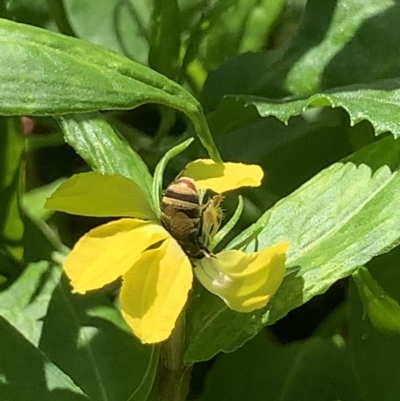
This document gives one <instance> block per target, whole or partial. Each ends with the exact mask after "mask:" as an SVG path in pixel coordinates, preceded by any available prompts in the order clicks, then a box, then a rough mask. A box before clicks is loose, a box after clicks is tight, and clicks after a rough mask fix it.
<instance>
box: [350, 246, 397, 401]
mask: <svg viewBox="0 0 400 401" xmlns="http://www.w3.org/2000/svg"><path fill="white" fill-rule="evenodd" d="M399 262H400V248H399V247H396V248H395V249H394V250H392V251H391V252H389V253H388V254H386V255H382V256H379V257H378V258H376V259H374V260H373V261H372V262H370V263H369V264H368V270H369V271H370V272H371V274H372V275H373V277H374V278H375V279H376V280H377V281H378V282H379V283H380V284H382V286H383V287H384V288H385V290H386V291H387V294H388V295H389V296H390V297H392V298H393V299H394V300H396V301H397V302H399V301H400V291H399V280H400V274H399V273H400V271H399V268H398V267H399ZM357 292H358V291H357V288H356V285H355V284H354V283H351V285H350V291H349V313H348V316H349V318H348V320H349V325H348V330H349V340H350V343H349V349H350V350H351V352H352V356H353V366H354V369H355V373H356V375H357V377H358V381H359V384H360V389H361V392H362V396H363V400H365V401H375V400H397V398H398V387H397V384H396V383H398V382H399V380H400V372H399V370H398V369H397V367H398V362H399V358H400V336H399V335H398V334H388V333H383V332H382V331H379V330H377V329H376V327H375V326H374V325H373V323H371V320H370V319H368V318H367V316H366V313H365V306H364V305H363V303H362V302H361V300H360V297H359V296H358V294H357Z"/></svg>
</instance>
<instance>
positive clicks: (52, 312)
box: [40, 280, 158, 401]
mask: <svg viewBox="0 0 400 401" xmlns="http://www.w3.org/2000/svg"><path fill="white" fill-rule="evenodd" d="M60 344H62V346H60ZM40 349H41V350H42V351H43V352H44V353H45V354H46V355H47V356H48V357H49V358H50V359H51V360H52V361H53V362H54V363H56V364H57V366H59V367H60V368H61V369H62V370H63V371H64V372H66V373H67V374H68V375H70V376H71V378H72V379H73V380H74V383H76V384H77V385H79V386H80V387H81V388H82V389H83V390H84V391H85V393H86V394H88V395H89V397H90V399H92V400H96V401H120V400H128V399H129V398H130V397H131V396H132V397H133V399H135V398H134V397H136V396H135V393H136V394H141V395H142V396H143V398H142V399H146V398H147V395H148V393H149V391H150V389H151V387H152V384H153V382H154V379H155V374H156V371H157V361H158V347H151V346H144V345H142V344H140V343H139V342H138V341H137V340H136V339H135V338H134V337H133V335H132V334H131V332H130V330H129V328H128V327H127V325H126V323H125V322H124V321H123V319H122V317H121V314H120V312H119V311H118V310H117V309H115V307H114V306H113V305H112V303H111V302H110V301H109V296H107V295H106V294H102V293H101V292H96V293H92V294H89V295H85V296H79V295H73V294H71V289H70V287H69V285H67V284H66V282H65V281H64V280H63V281H62V282H61V283H60V285H59V286H58V287H57V288H56V290H55V291H54V293H53V297H52V299H51V302H50V305H49V308H48V311H47V314H46V316H45V317H44V319H43V330H42V335H41V339H40Z"/></svg>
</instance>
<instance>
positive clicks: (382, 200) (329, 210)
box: [186, 137, 400, 360]
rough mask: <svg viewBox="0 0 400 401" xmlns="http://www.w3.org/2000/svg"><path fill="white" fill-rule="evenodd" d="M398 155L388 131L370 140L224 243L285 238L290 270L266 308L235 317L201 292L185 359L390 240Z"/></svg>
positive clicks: (236, 341)
mask: <svg viewBox="0 0 400 401" xmlns="http://www.w3.org/2000/svg"><path fill="white" fill-rule="evenodd" d="M399 155H400V144H399V143H398V141H394V140H393V139H392V138H390V137H388V138H385V139H382V140H380V141H378V142H376V143H374V144H372V145H370V146H367V147H365V148H363V149H361V150H360V151H358V152H356V153H355V154H353V155H352V156H351V157H349V158H348V159H345V160H343V161H341V162H338V163H335V164H334V165H332V166H331V167H329V168H327V169H325V170H324V171H322V172H321V173H319V174H318V175H317V176H315V177H314V178H313V179H311V180H310V181H309V182H307V183H306V184H305V185H303V186H302V187H301V188H299V189H298V190H297V191H295V192H294V193H292V194H291V195H289V196H288V197H287V198H285V199H283V200H281V201H280V202H278V203H277V204H276V205H275V206H274V207H272V208H271V209H270V210H268V211H267V212H266V213H265V214H264V215H263V216H262V217H261V218H260V220H259V221H258V222H257V223H255V224H254V225H253V226H251V227H249V229H247V230H245V231H244V232H243V233H242V234H241V235H239V237H237V238H236V239H235V240H234V241H233V242H232V243H231V244H230V245H229V246H228V247H229V248H238V247H240V248H242V249H244V250H246V251H247V252H252V251H255V250H257V249H258V250H261V249H264V248H265V247H268V246H271V245H273V244H276V243H278V242H283V241H285V242H286V241H287V242H289V244H290V248H289V251H288V255H287V267H288V273H287V276H286V277H285V279H284V281H283V284H282V286H281V287H280V288H279V290H278V292H277V293H276V295H275V296H274V297H273V298H272V300H271V302H270V303H269V304H268V305H267V307H266V308H265V309H263V310H259V311H256V312H254V313H249V314H241V315H239V314H237V315H235V314H233V312H232V311H228V310H227V309H226V307H224V305H222V302H219V301H218V300H217V299H216V298H212V297H211V295H205V296H204V297H205V298H206V301H204V300H203V303H201V302H200V301H199V302H198V303H196V307H197V309H196V312H195V314H196V319H194V322H193V323H192V325H193V327H192V334H191V339H190V342H189V344H190V345H189V347H188V351H187V355H186V357H187V358H188V359H189V360H204V359H208V358H210V357H211V356H213V355H215V354H216V353H217V352H219V351H221V350H222V351H231V350H233V349H235V348H237V347H238V346H240V345H242V344H243V342H244V341H246V339H249V338H251V337H252V336H254V335H255V334H256V333H257V332H258V331H259V330H260V329H261V328H262V327H263V326H264V325H267V324H268V325H269V324H272V323H274V322H275V321H276V320H278V319H280V318H282V317H283V316H285V315H286V314H287V313H288V312H289V311H290V310H292V309H294V308H296V307H298V306H300V305H302V304H304V303H305V302H307V301H308V300H309V299H311V298H312V297H314V296H315V295H318V294H322V293H323V292H325V291H326V290H327V289H328V288H329V287H330V286H331V285H332V284H333V283H334V282H336V281H337V280H339V279H341V278H344V277H347V276H349V275H351V274H352V273H354V271H355V270H356V269H357V268H358V267H359V266H361V265H363V264H365V263H367V262H368V261H369V260H371V259H372V258H373V257H375V256H376V255H379V254H381V253H385V252H387V251H388V250H390V249H391V248H392V247H393V246H395V244H396V243H397V242H398V240H399V237H400V234H399V231H398V225H399V224H400V209H399V208H398V207H397V203H396V196H395V194H396V193H397V192H398V191H399V190H400V173H399V169H400V156H399ZM249 241H250V242H249ZM218 303H219V305H220V306H219V307H218V306H216V305H214V304H218ZM203 304H204V307H203ZM211 305H214V306H211ZM203 308H208V309H209V310H210V311H212V312H210V313H209V312H207V313H206V312H205V310H204V309H203ZM222 326H225V329H224V332H223V333H220V332H219V330H220V327H222ZM226 326H227V327H226ZM227 333H229V335H228V334H227Z"/></svg>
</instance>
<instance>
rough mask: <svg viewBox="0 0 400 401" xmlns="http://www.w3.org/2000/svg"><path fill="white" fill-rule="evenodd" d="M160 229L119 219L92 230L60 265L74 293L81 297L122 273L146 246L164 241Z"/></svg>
mask: <svg viewBox="0 0 400 401" xmlns="http://www.w3.org/2000/svg"><path fill="white" fill-rule="evenodd" d="M168 236H169V234H168V233H167V231H165V230H164V229H163V228H162V227H161V226H160V225H157V224H154V223H150V222H145V221H143V220H137V219H121V220H118V221H112V222H111V223H107V224H103V225H102V226H99V227H96V228H95V229H93V230H91V231H89V232H88V233H87V234H85V235H84V236H83V237H82V238H81V239H80V240H79V241H78V242H77V244H76V245H75V246H74V248H73V249H72V251H71V252H70V254H69V255H68V256H67V258H66V260H65V262H64V269H65V272H66V274H67V276H68V277H69V279H70V280H71V284H72V287H73V289H74V292H79V293H82V294H84V293H85V292H86V291H90V290H94V289H96V288H100V287H103V286H104V285H106V284H108V283H111V282H112V281H114V280H115V279H117V278H118V277H119V276H122V275H123V274H124V273H126V272H127V271H128V270H129V269H130V268H131V267H132V266H133V265H134V264H135V263H136V262H137V261H138V260H139V259H140V258H141V256H142V252H143V251H144V250H145V249H147V248H148V247H149V246H151V245H153V244H155V243H156V242H159V241H161V240H163V239H165V238H167V237H168Z"/></svg>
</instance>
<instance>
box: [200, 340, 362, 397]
mask: <svg viewBox="0 0 400 401" xmlns="http://www.w3.org/2000/svg"><path fill="white" fill-rule="evenodd" d="M342 340H343V339H342ZM265 399H270V400H279V401H293V400H296V401H332V400H352V401H356V400H357V401H361V398H360V396H359V394H358V388H357V382H356V377H355V375H354V373H353V372H352V366H351V359H350V358H349V353H348V351H347V350H346V348H345V347H340V346H338V345H337V344H336V342H335V339H334V338H318V337H316V338H310V339H308V340H305V341H301V342H297V343H291V344H288V345H281V344H274V343H273V342H272V341H271V340H268V339H267V336H266V334H265V333H260V335H258V336H257V337H255V338H254V339H253V340H252V341H249V342H248V343H247V344H246V345H244V346H243V347H242V348H241V349H239V350H237V351H236V352H234V353H232V354H229V355H220V356H219V357H218V358H217V360H216V362H215V364H213V366H212V368H211V370H210V371H209V372H208V374H207V377H206V382H205V389H204V392H203V394H202V396H201V397H200V399H199V400H200V401H203V400H204V401H205V400H207V401H217V400H230V401H242V400H252V401H263V400H265Z"/></svg>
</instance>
